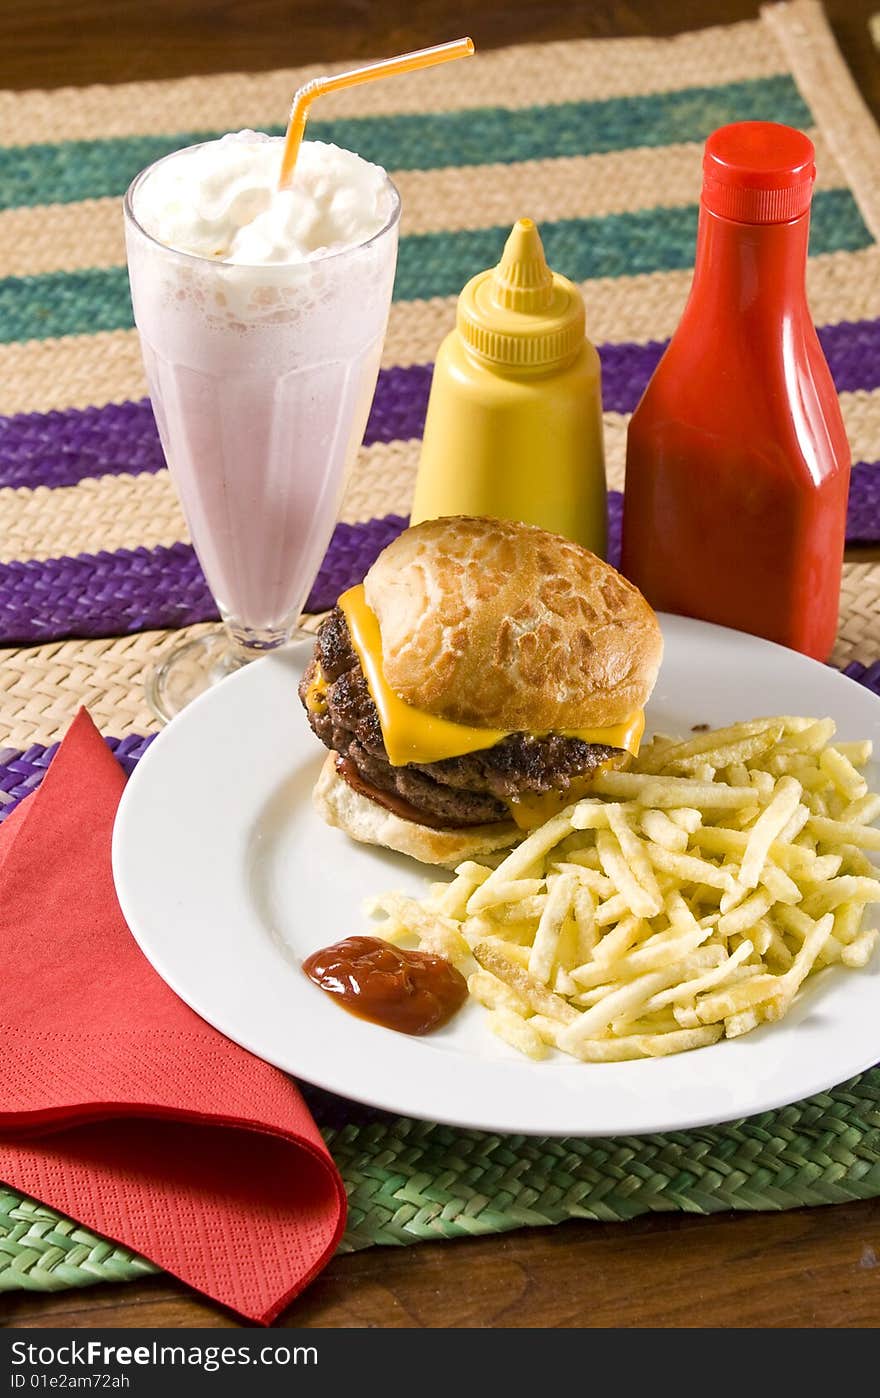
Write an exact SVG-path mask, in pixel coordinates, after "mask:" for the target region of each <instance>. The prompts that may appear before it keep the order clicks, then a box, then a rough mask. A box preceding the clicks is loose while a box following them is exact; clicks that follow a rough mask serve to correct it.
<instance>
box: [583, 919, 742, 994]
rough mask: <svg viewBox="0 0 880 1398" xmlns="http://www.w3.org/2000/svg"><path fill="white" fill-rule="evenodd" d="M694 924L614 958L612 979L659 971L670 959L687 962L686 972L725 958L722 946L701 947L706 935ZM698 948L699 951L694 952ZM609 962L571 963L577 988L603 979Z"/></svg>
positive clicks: (600, 982)
mask: <svg viewBox="0 0 880 1398" xmlns="http://www.w3.org/2000/svg"><path fill="white" fill-rule="evenodd" d="M710 930H711V929H709V928H707V929H706V930H705V931H704V930H703V929H702V928H700V927H698V928H697V931H696V932H685V933H683V934H682V935H681V936H679V937H669V938H662V937H661V938H653V937H652V939H651V941H650V942H648V943H646V944H645V945H644V946H640V947H636V948H635V949H631V950H630V951H628V952H626V953H624V954H622V955H621V956H619V957H616V958H615V959H614V962H613V971H614V979H615V981H616V982H617V981H621V982H622V981H629V980H633V979H634V978H635V977H636V976H639V975H643V974H644V973H645V972H646V971H659V970H660V969H661V968H662V967H664V966H668V965H669V964H670V963H673V962H687V969H688V972H693V971H699V970H702V969H703V968H704V967H709V966H717V965H718V964H719V962H721V961H724V960H725V953H724V949H723V947H719V946H712V947H701V946H700V939H702V941H705V940H706V938H707V937H708V936H709V934H710ZM698 948H699V954H698ZM609 969H611V968H610V967H609V963H608V962H606V961H598V960H596V961H592V962H590V961H588V962H586V963H585V964H584V965H583V966H575V967H574V968H573V969H572V972H571V978H572V980H574V981H577V986H578V989H579V990H581V989H583V990H590V989H591V988H592V987H593V986H595V985H601V984H602V983H603V981H604V980H607V978H608V974H609Z"/></svg>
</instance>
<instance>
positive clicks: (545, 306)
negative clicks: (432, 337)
mask: <svg viewBox="0 0 880 1398" xmlns="http://www.w3.org/2000/svg"><path fill="white" fill-rule="evenodd" d="M585 326H586V316H585V312H584V302H583V297H582V296H581V293H580V291H579V290H578V288H577V287H576V286H575V284H574V282H570V281H569V280H568V278H567V277H562V276H560V275H559V273H558V272H552V271H551V270H550V268H549V267H548V266H547V259H546V257H545V256H544V245H543V243H542V242H541V235H540V233H539V232H538V229H537V226H536V225H535V223H534V222H533V221H532V219H530V218H520V219H517V221H516V223H515V224H514V225H513V230H512V231H511V234H510V237H509V238H508V239H507V243H506V244H505V247H504V253H503V255H502V257H501V261H500V262H499V263H498V266H497V267H490V268H489V270H488V271H486V272H479V273H478V274H477V276H475V277H472V278H471V280H470V281H469V282H468V284H467V286H466V287H465V288H464V290H463V291H462V293H461V296H460V297H459V298H458V332H459V334H460V335H461V337H462V339H463V340H464V341H465V343H466V344H467V345H469V346H470V348H471V349H472V350H473V351H474V352H475V353H476V354H478V355H479V356H480V358H481V359H484V360H487V361H488V362H489V363H490V364H497V365H499V366H506V367H509V368H520V369H548V368H551V367H552V366H553V365H556V364H560V363H562V362H564V361H565V360H567V359H571V358H572V357H573V356H574V355H575V354H576V353H577V351H578V349H579V348H580V346H581V344H582V343H583V339H584V333H585Z"/></svg>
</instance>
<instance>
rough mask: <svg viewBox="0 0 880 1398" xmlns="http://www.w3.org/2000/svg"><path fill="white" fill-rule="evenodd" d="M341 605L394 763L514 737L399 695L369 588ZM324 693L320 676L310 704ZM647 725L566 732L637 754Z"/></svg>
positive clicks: (634, 722) (635, 719)
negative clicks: (387, 669)
mask: <svg viewBox="0 0 880 1398" xmlns="http://www.w3.org/2000/svg"><path fill="white" fill-rule="evenodd" d="M338 606H339V608H340V610H341V611H342V613H343V615H344V617H345V620H346V621H347V623H348V630H349V635H350V636H351V643H352V645H353V646H354V649H355V652H356V654H357V657H358V659H359V660H360V662H361V668H362V669H363V672H364V675H365V677H366V681H367V688H368V689H369V691H370V694H371V696H372V699H373V703H374V704H375V705H376V710H377V712H378V714H379V723H380V725H381V728H382V737H383V738H384V739H385V750H386V752H387V753H388V761H389V762H390V763H391V765H392V767H403V766H405V765H406V764H407V763H409V762H418V763H429V762H442V761H443V759H444V758H447V757H462V756H463V755H464V754H465V753H468V752H479V751H480V750H481V749H482V748H491V747H494V746H495V744H496V743H500V742H501V739H502V738H506V737H507V736H508V733H509V732H510V731H511V730H510V729H506V728H472V727H470V726H469V725H468V724H464V723H453V722H452V721H451V720H450V719H447V718H437V717H435V716H434V715H433V714H428V713H424V712H423V711H422V710H421V709H417V708H414V707H413V705H412V704H407V703H406V702H405V701H404V700H403V699H401V698H400V697H399V696H398V695H397V694H395V693H394V690H393V689H392V688H391V686H390V685H389V684H388V682H387V680H386V679H385V674H384V671H383V669H382V640H381V636H380V634H379V623H378V621H377V619H376V616H375V613H374V612H372V611H371V610H370V608H369V607H368V606H367V603H366V599H365V597H364V589H363V587H362V586H359V587H353V588H351V589H350V590H349V591H348V592H344V593H343V594H342V596H341V597H340V598H339V602H338ZM324 687H326V684H325V685H324ZM312 690H314V691H315V692H314V694H313V693H312V692H311V691H312ZM320 691H321V685H320V682H319V681H318V680H316V682H315V683H313V685H312V686H311V689H310V692H309V695H308V696H307V703H308V704H309V707H311V706H312V705H313V704H314V705H315V707H316V708H317V707H318V706H319V705H320V704H321V692H320ZM644 729H645V716H644V713H643V712H642V711H641V710H639V711H638V712H637V713H635V714H633V715H632V716H631V717H630V718H629V719H627V720H626V722H625V723H620V724H616V725H615V726H614V727H612V728H579V729H573V730H566V731H565V732H564V734H563V736H564V737H567V738H580V739H581V740H582V742H585V743H604V744H607V746H608V747H613V748H623V749H624V750H625V751H627V752H631V753H632V754H633V755H635V754H636V753H637V752H638V750H639V743H640V741H641V737H642V733H643V732H644ZM571 799H572V798H571V797H569V798H568V800H571ZM565 804H567V802H566V803H565Z"/></svg>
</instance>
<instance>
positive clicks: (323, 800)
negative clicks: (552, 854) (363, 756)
mask: <svg viewBox="0 0 880 1398" xmlns="http://www.w3.org/2000/svg"><path fill="white" fill-rule="evenodd" d="M336 756H337V755H336V753H335V752H329V753H328V754H327V760H326V762H325V763H324V766H323V767H322V768H321V775H320V776H319V777H318V780H317V782H316V783H315V790H314V795H313V801H314V805H315V810H316V811H317V812H318V814H319V815H320V816H322V817H323V819H324V820H325V821H326V822H327V824H328V825H334V826H336V827H337V828H338V829H340V830H344V831H345V833H346V835H350V836H351V838H352V839H353V840H360V842H361V844H364V845H381V846H383V847H384V848H385V849H394V850H397V851H398V852H399V853H400V854H408V855H410V856H411V857H412V858H413V859H419V860H421V862H422V863H423V864H443V865H445V866H446V867H447V868H449V869H453V868H455V865H456V864H460V863H461V861H462V860H463V859H474V858H475V857H477V856H479V855H481V854H491V853H492V852H493V850H499V849H509V848H510V846H511V845H514V844H516V842H517V840H518V839H521V838H522V836H523V834H524V832H523V831H522V830H520V829H519V827H518V826H517V825H515V824H514V823H513V821H512V820H509V821H508V820H504V821H498V822H496V823H495V824H494V825H472V826H470V827H469V828H465V829H461V830H432V829H431V828H430V827H429V826H427V825H418V824H417V823H416V822H415V821H413V820H404V819H403V817H402V816H398V815H395V814H394V812H393V811H389V810H386V808H385V807H384V806H380V805H379V803H378V801H371V800H370V798H369V796H363V795H362V794H361V793H360V792H359V791H355V790H354V788H353V787H350V786H349V784H348V782H347V781H346V780H345V778H344V777H341V776H340V775H339V773H338V772H337V770H336Z"/></svg>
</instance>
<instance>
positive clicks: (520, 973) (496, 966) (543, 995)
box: [474, 942, 578, 1024]
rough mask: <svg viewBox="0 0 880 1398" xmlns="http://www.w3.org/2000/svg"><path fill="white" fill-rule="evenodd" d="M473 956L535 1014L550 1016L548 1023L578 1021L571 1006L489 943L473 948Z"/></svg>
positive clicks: (480, 943)
mask: <svg viewBox="0 0 880 1398" xmlns="http://www.w3.org/2000/svg"><path fill="white" fill-rule="evenodd" d="M474 956H475V958H476V960H477V961H478V962H479V964H480V965H481V966H482V967H483V969H484V970H485V971H491V972H492V975H493V976H497V977H498V979H499V980H500V981H504V984H505V985H509V986H510V987H511V989H512V990H515V991H516V993H517V995H520V996H521V997H522V999H523V1000H525V1002H526V1004H528V1005H531V1007H532V1009H533V1010H534V1011H535V1012H536V1013H537V1014H542V1015H549V1016H550V1018H551V1019H558V1020H559V1021H560V1022H561V1023H562V1024H571V1023H572V1022H573V1021H574V1020H577V1018H578V1012H577V1010H576V1009H575V1008H574V1006H572V1005H569V1004H568V1002H567V1001H566V1000H563V999H562V997H561V996H559V995H554V994H553V992H552V990H548V989H547V987H546V986H545V985H542V984H541V982H540V981H536V980H535V978H534V977H533V976H530V975H529V973H528V971H526V970H524V968H523V967H522V966H517V964H516V962H515V961H510V960H509V959H508V957H506V956H505V955H504V954H503V953H501V952H499V951H497V950H496V948H495V947H493V946H492V945H491V943H489V942H478V943H477V945H476V946H475V947H474Z"/></svg>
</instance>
